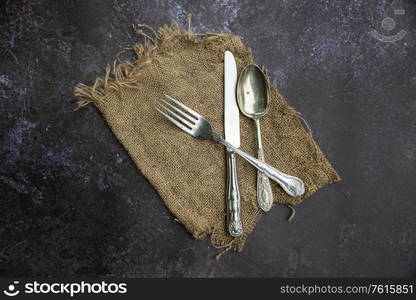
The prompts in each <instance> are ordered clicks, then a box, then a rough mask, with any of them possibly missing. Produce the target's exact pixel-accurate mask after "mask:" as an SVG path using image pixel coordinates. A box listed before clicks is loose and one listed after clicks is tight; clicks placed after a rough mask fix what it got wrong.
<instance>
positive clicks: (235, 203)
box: [224, 51, 243, 237]
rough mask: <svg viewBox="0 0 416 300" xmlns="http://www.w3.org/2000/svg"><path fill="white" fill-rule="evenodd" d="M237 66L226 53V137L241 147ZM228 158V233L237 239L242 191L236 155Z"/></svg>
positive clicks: (229, 151)
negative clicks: (237, 98) (239, 185)
mask: <svg viewBox="0 0 416 300" xmlns="http://www.w3.org/2000/svg"><path fill="white" fill-rule="evenodd" d="M236 86H237V65H236V62H235V58H234V55H233V54H232V53H231V52H230V51H225V52H224V135H225V140H226V141H227V142H229V143H230V144H232V145H233V146H235V147H237V148H239V147H240V111H239V109H238V106H237V100H236ZM226 157H227V210H228V211H227V220H228V221H227V222H228V232H229V233H230V235H232V236H234V237H236V236H239V235H241V234H242V233H243V226H242V222H241V218H240V189H239V187H238V177H237V165H236V163H237V162H236V154H235V152H234V151H233V150H231V149H228V148H227V150H226Z"/></svg>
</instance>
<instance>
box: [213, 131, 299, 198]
mask: <svg viewBox="0 0 416 300" xmlns="http://www.w3.org/2000/svg"><path fill="white" fill-rule="evenodd" d="M211 138H212V139H213V140H214V141H216V142H218V143H220V144H222V145H224V146H225V147H227V148H230V149H231V150H233V151H234V152H235V153H237V154H238V155H240V156H241V157H242V158H244V159H245V160H247V161H248V162H249V163H250V164H251V165H253V166H254V167H255V168H257V169H258V170H259V171H261V172H262V173H263V174H264V175H266V176H267V177H269V178H270V179H271V180H273V181H275V182H277V183H278V184H279V185H280V186H281V187H282V189H283V190H284V191H285V192H286V193H287V194H288V195H289V196H292V197H297V196H301V195H303V193H304V192H305V184H304V183H303V181H302V180H301V179H300V178H298V177H295V176H292V175H288V174H285V173H283V172H281V171H279V170H277V169H275V168H273V167H272V166H270V165H269V164H267V163H265V162H262V161H261V160H258V159H257V158H254V157H253V156H251V155H249V154H247V153H245V152H244V151H243V150H240V149H239V148H236V147H234V146H233V145H231V144H230V143H228V142H227V141H225V140H224V139H223V138H221V137H220V136H218V135H216V134H212V135H211Z"/></svg>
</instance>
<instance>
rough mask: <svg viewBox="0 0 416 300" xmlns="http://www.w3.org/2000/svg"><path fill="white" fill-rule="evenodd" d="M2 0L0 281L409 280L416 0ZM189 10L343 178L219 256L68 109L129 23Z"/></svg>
mask: <svg viewBox="0 0 416 300" xmlns="http://www.w3.org/2000/svg"><path fill="white" fill-rule="evenodd" d="M0 3H1V4H0V5H1V7H0V10H1V13H0V48H1V49H0V51H1V52H0V53H1V54H0V55H1V56H0V115H1V118H0V158H1V160H0V201H1V202H0V205H1V208H0V276H47V277H48V276H60V277H64V276H87V275H88V276H137V277H165V276H167V277H170V276H175V277H182V276H184V277H205V276H208V277H217V276H220V277H224V276H297V277H301V276H303V277H308V276H328V277H337V276H352V277H355V276H380V277H383V276H416V251H415V247H416V232H415V227H416V218H415V213H416V189H415V178H416V136H415V132H416V122H415V113H416V101H415V98H414V97H415V92H416V64H415V61H416V51H415V50H416V49H415V37H416V30H415V28H416V27H415V25H416V20H415V17H416V3H415V2H414V1H411V0H408V1H403V2H390V1H329V0H327V1H306V0H302V1H226V0H223V1H221V0H218V1H161V0H158V1H151V0H147V1H133V0H130V1H128V0H124V1H69V0H68V1H18V0H16V1H1V2H0ZM394 8H403V9H405V15H394V13H393V9H394ZM188 13H192V15H193V30H194V31H195V32H205V31H211V32H218V31H224V32H232V33H235V34H238V35H240V36H241V37H242V39H243V41H244V42H245V43H246V44H247V45H248V46H249V47H250V48H251V49H252V51H253V54H254V56H255V58H256V60H257V61H258V63H259V64H263V65H265V66H266V67H267V69H268V71H269V75H270V76H271V79H272V80H273V83H274V84H275V85H276V86H277V87H278V89H279V90H280V92H281V93H282V94H283V95H284V96H285V97H286V99H287V101H288V102H289V103H290V104H291V105H292V106H294V107H295V108H296V109H297V110H298V111H300V112H302V114H303V116H304V117H305V119H306V120H307V121H308V122H309V125H310V126H311V128H312V130H313V132H314V136H315V138H316V141H317V143H318V144H319V145H320V147H321V148H322V150H323V151H324V153H325V154H326V155H327V157H328V158H329V160H330V161H331V162H332V163H333V165H334V167H335V168H336V169H337V170H338V171H339V173H340V175H341V176H342V177H343V182H342V183H341V184H337V185H331V186H329V187H326V188H324V189H323V190H321V191H319V192H318V193H316V194H315V195H313V196H312V197H311V198H310V199H308V200H306V201H305V202H304V203H302V204H301V205H300V206H298V209H297V214H296V218H295V220H294V221H293V222H292V223H288V222H286V218H287V216H288V214H289V212H288V210H287V209H286V208H284V207H275V208H273V210H272V211H271V212H270V213H268V214H267V215H265V216H264V217H263V218H262V220H261V221H260V222H259V224H258V226H257V228H256V229H255V231H254V232H253V234H252V235H251V236H250V237H249V239H248V241H247V244H246V247H245V249H244V250H243V252H242V253H240V254H237V253H229V254H227V255H225V256H224V257H223V258H222V259H221V260H220V261H219V262H217V261H215V260H214V259H213V256H214V255H215V254H216V253H218V250H216V249H213V248H212V247H211V246H210V244H209V242H208V241H207V240H203V241H195V240H193V239H192V238H191V236H190V235H189V234H188V233H187V232H186V230H185V229H184V228H183V227H182V226H181V225H180V224H177V223H175V222H173V217H172V216H171V215H170V214H169V212H168V211H167V209H166V208H165V207H164V205H163V203H162V201H161V199H160V198H159V197H158V195H157V194H156V192H155V191H154V190H153V188H152V187H151V186H150V184H149V183H148V182H147V180H146V179H145V178H144V177H143V176H142V175H141V174H140V172H138V171H137V169H136V168H135V166H134V164H133V163H132V161H131V160H130V159H129V157H128V155H127V154H126V152H125V151H124V150H123V148H122V147H121V145H120V144H119V143H118V142H117V141H116V139H115V137H114V136H113V135H112V133H111V132H110V130H109V128H108V127H107V126H106V123H105V121H104V119H103V118H102V117H101V115H100V114H99V113H98V111H97V110H96V109H95V108H94V107H92V106H89V107H86V108H85V109H81V110H79V111H76V112H74V108H75V107H76V104H75V99H74V97H73V94H72V89H73V87H74V86H75V85H76V84H77V83H78V82H86V83H92V82H93V80H94V79H95V77H96V76H97V75H102V73H103V67H104V66H105V65H106V64H107V63H111V62H112V61H113V59H114V57H115V55H116V54H117V52H118V51H120V50H121V49H123V48H125V47H127V46H129V45H131V44H132V43H134V42H136V41H138V37H137V36H135V35H134V34H133V32H132V30H131V24H133V23H146V24H149V25H151V26H153V27H156V28H157V27H159V26H160V25H163V24H165V23H167V22H169V20H170V19H176V20H178V22H179V23H180V24H182V25H184V24H185V22H186V15H187V14H188ZM387 16H390V17H392V18H393V19H394V20H395V21H396V28H395V29H394V30H392V31H391V32H390V33H388V32H387V31H386V30H384V29H383V28H382V26H381V21H382V20H383V18H385V17H387ZM372 29H377V30H378V31H379V32H380V33H383V34H395V33H397V32H398V31H399V30H400V29H403V30H406V31H407V34H406V35H405V36H404V38H403V39H402V40H399V41H397V42H395V43H383V42H381V41H378V40H376V39H375V38H373V37H372V36H371V35H370V31H371V30H372Z"/></svg>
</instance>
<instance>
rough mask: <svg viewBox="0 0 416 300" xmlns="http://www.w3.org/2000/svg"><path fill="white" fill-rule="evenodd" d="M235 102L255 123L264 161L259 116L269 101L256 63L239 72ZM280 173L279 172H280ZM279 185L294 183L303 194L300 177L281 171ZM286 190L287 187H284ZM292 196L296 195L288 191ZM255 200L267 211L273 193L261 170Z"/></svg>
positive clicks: (259, 147) (263, 78)
mask: <svg viewBox="0 0 416 300" xmlns="http://www.w3.org/2000/svg"><path fill="white" fill-rule="evenodd" d="M237 102H238V106H239V108H240V110H241V112H242V113H243V114H244V115H245V116H247V117H249V118H251V119H253V120H254V121H255V123H256V136H257V146H258V159H259V160H261V161H263V162H264V153H263V145H262V142H261V132H260V118H261V117H263V116H264V115H265V114H266V113H267V111H268V109H269V103H270V97H269V85H268V82H267V79H266V76H265V75H264V73H263V72H262V71H261V70H260V68H259V67H258V66H256V65H247V66H246V67H245V68H244V69H243V71H242V72H241V74H240V76H239V78H238V83H237ZM280 173H281V172H280ZM278 183H279V184H280V186H282V187H284V186H285V185H287V184H288V183H290V184H291V185H294V186H295V187H296V189H298V190H299V191H301V193H300V194H303V182H302V180H301V179H299V178H297V177H294V176H291V175H287V174H284V173H281V182H278ZM284 190H285V191H286V192H287V189H285V188H284ZM288 194H289V195H291V196H292V197H294V196H298V195H293V193H288ZM257 202H258V204H259V206H260V208H261V209H262V210H263V211H266V212H267V211H269V210H270V208H271V207H272V205H273V193H272V188H271V185H270V181H269V178H268V177H267V176H265V175H264V174H263V173H262V172H260V171H258V172H257Z"/></svg>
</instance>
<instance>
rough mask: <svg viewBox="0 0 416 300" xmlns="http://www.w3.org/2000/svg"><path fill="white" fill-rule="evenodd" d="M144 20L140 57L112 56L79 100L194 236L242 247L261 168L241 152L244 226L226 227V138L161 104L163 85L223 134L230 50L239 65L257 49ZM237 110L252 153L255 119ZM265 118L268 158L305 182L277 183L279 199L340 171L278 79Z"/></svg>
mask: <svg viewBox="0 0 416 300" xmlns="http://www.w3.org/2000/svg"><path fill="white" fill-rule="evenodd" d="M141 28H143V25H142V26H138V27H136V32H138V33H139V34H141V35H143V36H144V37H145V42H144V43H143V44H140V45H134V46H133V47H132V50H133V51H134V52H135V53H136V55H137V60H136V61H134V62H120V61H119V62H118V63H114V66H113V67H112V68H110V67H107V70H106V75H105V76H104V77H103V78H97V80H96V82H95V84H94V85H92V86H86V85H84V84H79V85H78V86H77V87H76V88H75V95H76V96H77V97H80V105H81V106H82V105H86V104H88V103H90V102H92V103H93V104H94V105H95V106H96V107H97V108H98V109H99V110H100V111H101V113H102V114H103V116H104V117H105V119H106V120H107V122H108V125H109V126H110V127H111V129H112V131H113V133H114V134H115V135H116V137H117V138H118V140H119V141H120V142H121V144H122V145H123V146H124V148H125V149H126V150H127V151H128V153H129V154H130V156H131V158H132V159H133V161H134V162H135V163H136V165H137V167H138V168H139V169H140V171H141V172H142V173H143V175H144V176H146V177H147V179H148V180H149V181H150V183H151V184H152V185H153V186H154V188H155V189H156V190H157V192H158V193H159V195H160V196H161V197H162V199H163V201H164V202H165V204H166V206H167V207H168V208H169V210H170V211H171V213H172V214H173V215H174V216H175V218H176V219H177V220H178V221H179V222H180V223H182V224H183V225H184V226H185V227H186V228H187V230H188V231H189V232H190V233H191V234H192V235H193V237H194V238H196V239H200V238H203V237H204V236H206V235H207V234H211V240H212V243H213V245H215V246H218V247H227V249H234V250H239V251H241V249H242V248H243V245H244V243H245V241H246V238H247V236H248V235H249V234H250V233H251V232H252V231H253V229H254V226H255V224H256V222H257V221H258V219H259V217H260V216H261V214H262V212H261V211H260V209H259V207H258V205H257V202H256V170H255V169H254V168H253V167H252V166H250V165H249V164H248V163H247V162H246V161H244V160H243V159H241V158H239V159H238V174H239V182H240V190H241V213H242V220H243V227H244V234H243V235H242V236H240V237H238V238H232V237H231V236H230V235H229V234H228V233H227V231H226V201H225V194H226V186H225V185H226V161H225V150H224V148H223V147H222V146H221V145H219V144H217V143H215V142H213V141H211V140H198V139H195V138H193V137H191V136H189V135H187V134H186V133H184V132H183V131H181V130H179V129H178V128H177V127H175V126H174V125H172V124H171V123H170V122H169V121H167V120H166V119H164V118H163V117H162V116H161V115H159V114H158V112H157V111H156V110H155V107H156V106H157V104H158V101H159V99H160V98H162V97H163V95H164V94H167V95H170V96H172V97H174V98H176V99H178V100H180V101H182V102H183V103H184V104H186V105H188V106H189V107H191V108H192V109H194V110H196V111H197V112H199V113H200V114H202V115H203V116H205V117H206V118H207V119H208V120H209V121H210V123H211V124H212V126H213V129H214V131H215V132H217V133H218V134H220V135H222V136H223V134H224V130H223V114H224V110H223V102H224V99H223V94H224V92H223V89H224V87H223V77H224V74H223V72H224V71H223V69H224V60H223V57H224V51H225V50H229V51H231V52H232V53H233V54H234V56H235V58H236V61H237V66H238V71H239V72H240V71H241V69H242V68H243V67H244V66H245V65H247V64H249V63H254V61H253V58H252V56H251V53H250V52H249V51H248V50H247V48H246V47H244V45H243V44H242V42H241V40H240V39H239V38H238V37H237V36H233V35H230V34H210V33H207V34H194V33H191V32H190V31H189V30H188V31H181V30H180V28H179V27H178V25H177V24H176V23H173V24H172V25H170V26H165V27H163V28H160V29H159V30H158V32H157V33H156V32H152V34H151V35H150V34H145V33H144V32H143V31H142V30H141ZM147 29H149V28H147ZM147 32H151V30H148V31H147ZM240 120H241V148H242V149H243V150H245V151H246V152H248V153H250V154H252V155H254V156H255V155H257V148H256V142H255V126H254V122H253V121H252V120H251V119H248V118H246V117H244V116H243V115H241V119H240ZM261 122H262V137H263V143H264V150H265V157H266V161H267V162H268V163H269V164H271V165H273V166H275V167H277V168H278V169H280V170H282V171H283V172H286V173H288V174H292V175H295V176H298V177H300V178H301V179H302V180H303V181H304V182H305V186H306V192H305V194H304V195H303V196H301V197H298V198H291V197H290V196H288V195H287V194H285V193H284V192H283V190H282V189H281V188H280V187H279V186H278V185H277V184H275V183H272V189H273V193H274V199H275V201H276V202H277V203H280V204H285V205H296V204H298V203H299V202H301V201H302V200H303V199H305V198H307V197H308V196H310V195H311V194H312V193H314V192H315V191H317V190H318V189H319V188H321V187H323V186H324V185H326V184H329V183H332V182H335V181H338V180H339V179H340V178H339V176H338V174H337V173H336V172H335V170H334V169H333V168H332V167H331V165H330V163H329V162H328V161H327V160H326V159H325V157H324V155H323V154H322V152H321V151H320V149H319V148H318V146H317V145H316V144H315V142H314V140H313V138H312V136H311V134H310V133H309V132H308V131H307V130H305V129H304V127H303V126H302V123H301V122H300V121H299V118H298V114H297V113H296V112H295V111H294V110H293V109H292V108H291V107H290V106H289V105H288V104H287V103H286V101H285V100H284V99H283V97H282V96H281V95H280V94H279V93H278V92H277V91H276V89H275V88H274V87H271V107H270V110H269V113H268V114H267V115H266V116H265V117H264V118H262V120H261Z"/></svg>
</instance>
